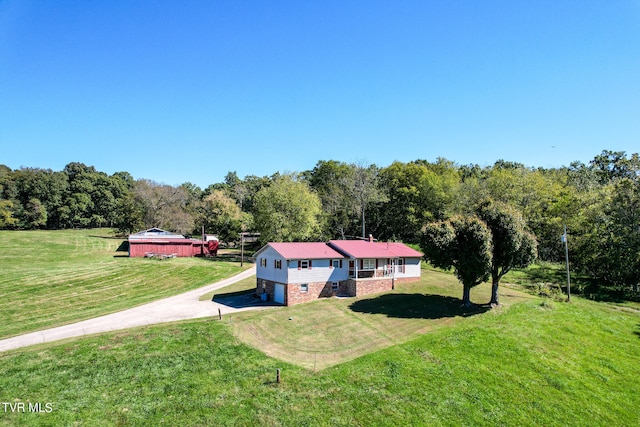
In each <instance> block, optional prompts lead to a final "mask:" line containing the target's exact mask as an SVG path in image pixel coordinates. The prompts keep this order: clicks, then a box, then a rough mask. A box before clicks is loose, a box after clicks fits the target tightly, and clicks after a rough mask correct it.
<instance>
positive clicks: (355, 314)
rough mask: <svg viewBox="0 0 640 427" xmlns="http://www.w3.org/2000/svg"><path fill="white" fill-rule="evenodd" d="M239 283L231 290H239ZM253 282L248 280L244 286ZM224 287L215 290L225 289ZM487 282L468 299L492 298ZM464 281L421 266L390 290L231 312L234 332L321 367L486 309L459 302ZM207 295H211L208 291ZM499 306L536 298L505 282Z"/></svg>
mask: <svg viewBox="0 0 640 427" xmlns="http://www.w3.org/2000/svg"><path fill="white" fill-rule="evenodd" d="M241 285H242V283H238V284H236V285H235V287H234V288H233V289H229V291H232V290H233V291H236V292H237V291H239V290H240V289H241ZM251 286H253V287H255V280H253V282H249V281H247V282H246V289H248V288H250V287H251ZM226 291H227V288H223V289H220V290H218V291H217V293H218V294H219V293H223V292H226ZM490 291H491V289H490V285H489V284H483V285H480V286H478V287H476V288H474V289H473V290H472V294H471V296H472V301H474V302H476V303H478V304H484V303H487V302H488V301H489V300H490ZM461 294H462V286H461V285H460V284H459V282H458V281H457V280H456V279H455V278H454V277H453V276H452V275H451V274H447V273H443V272H440V271H436V270H432V269H426V268H425V269H423V271H422V277H421V280H420V281H419V282H416V283H408V284H400V285H399V286H397V287H396V289H395V290H394V291H392V292H387V293H383V294H378V295H367V296H363V297H359V298H329V299H320V300H317V301H313V302H310V303H305V304H299V305H295V306H291V307H282V308H278V309H275V310H268V311H260V312H256V311H250V312H244V313H240V314H238V315H237V316H234V318H233V323H232V328H233V332H234V334H235V335H236V336H237V337H238V338H239V339H240V340H241V341H242V342H244V343H246V344H248V345H251V346H252V347H255V348H258V349H259V350H262V351H263V352H265V353H266V354H268V355H270V356H272V357H276V358H278V359H281V360H285V361H287V362H289V363H292V364H297V365H300V366H303V367H305V368H309V369H323V368H325V367H327V366H332V365H335V364H338V363H343V362H345V361H347V360H351V359H354V358H356V357H359V356H362V355H364V354H367V353H371V352H373V351H376V350H379V349H382V348H385V347H389V346H392V345H394V344H398V343H402V342H405V341H407V340H410V339H412V338H415V337H417V336H419V335H422V334H424V333H425V332H428V331H432V330H434V329H436V328H440V327H442V326H449V325H452V324H454V323H456V322H459V321H462V320H464V319H465V318H467V317H469V316H472V315H476V314H480V313H483V312H486V311H487V310H488V309H489V308H488V307H486V306H479V307H477V308H475V309H471V310H463V309H462V308H461V299H460V298H461V296H462V295H461ZM207 296H209V295H207ZM501 297H502V304H503V307H500V308H498V309H497V310H495V311H494V313H495V312H501V311H503V310H506V309H507V308H508V307H510V306H511V305H512V304H514V303H516V302H521V301H526V300H530V299H534V297H533V296H531V295H530V294H526V293H523V292H519V291H518V290H516V289H512V288H508V287H507V286H503V288H502V292H501Z"/></svg>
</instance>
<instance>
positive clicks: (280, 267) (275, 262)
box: [273, 259, 282, 269]
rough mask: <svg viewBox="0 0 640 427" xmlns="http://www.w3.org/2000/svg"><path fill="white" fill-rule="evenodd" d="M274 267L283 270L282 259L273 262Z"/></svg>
mask: <svg viewBox="0 0 640 427" xmlns="http://www.w3.org/2000/svg"><path fill="white" fill-rule="evenodd" d="M273 267H274V268H277V269H282V260H280V259H275V260H273Z"/></svg>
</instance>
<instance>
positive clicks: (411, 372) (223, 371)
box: [0, 287, 640, 426]
mask: <svg viewBox="0 0 640 427" xmlns="http://www.w3.org/2000/svg"><path fill="white" fill-rule="evenodd" d="M454 289H457V290H459V288H458V287H455V288H453V289H451V290H454ZM433 291H434V292H433V293H430V294H429V295H440V296H441V297H443V298H445V299H446V298H447V297H449V295H448V293H446V292H442V293H437V292H436V289H434V290H433ZM403 292H404V293H409V292H410V291H408V290H405V291H403ZM415 295H420V293H419V292H416V293H415ZM423 295H424V294H423ZM487 295H488V294H487ZM474 296H475V297H478V300H479V301H483V300H485V298H484V296H482V298H480V295H474ZM432 298H433V297H432ZM454 298H455V297H454ZM359 301H367V300H366V299H365V300H362V299H361V300H359ZM372 301H373V302H371V301H370V302H368V303H367V305H366V307H365V308H366V310H368V311H369V312H371V313H369V314H366V315H365V313H361V312H358V311H356V310H353V313H352V315H353V316H355V317H361V318H362V319H361V321H358V322H354V323H353V326H355V330H354V331H352V334H351V337H352V338H353V339H357V336H356V335H357V334H358V333H359V332H360V331H365V333H366V330H367V328H371V327H373V328H376V329H380V330H385V321H384V320H381V319H379V318H375V317H376V316H380V317H384V316H389V315H393V316H400V312H392V311H391V310H390V309H389V308H388V307H386V305H385V304H376V303H375V301H376V300H375V297H374V299H373V300H372ZM378 301H379V302H380V300H378ZM330 302H332V300H325V301H320V302H319V303H311V304H307V305H305V306H306V307H308V308H309V310H310V311H309V312H305V314H307V315H309V316H314V315H316V314H315V313H313V312H312V311H316V310H318V311H321V310H322V309H325V308H326V306H327V304H326V303H330ZM356 303H357V301H356ZM408 307H411V305H410V304H409V306H408ZM311 308H315V310H311ZM398 310H399V309H398ZM415 310H418V311H419V313H422V316H423V317H428V316H429V314H428V313H430V312H429V310H427V309H426V308H420V307H415ZM276 311H281V310H279V309H276V310H266V311H262V312H259V313H253V314H254V315H256V316H266V317H267V318H268V317H269V316H271V315H272V314H273V313H274V312H276ZM436 311H437V310H436ZM336 312H337V313H340V310H335V311H334V313H336ZM301 314H302V313H301ZM341 315H342V314H341ZM442 315H443V314H442V313H440V314H438V316H442ZM411 316H413V317H414V318H415V317H417V316H418V313H413V314H409V313H407V317H411ZM240 317H241V316H238V315H229V316H225V317H224V318H223V319H222V320H221V321H220V320H216V318H212V319H199V320H195V321H188V322H180V323H174V324H165V325H154V326H149V327H142V328H135V329H131V330H128V331H119V332H110V333H106V334H103V335H100V336H95V337H88V338H82V339H72V340H67V341H65V342H61V343H47V344H42V345H38V346H34V347H31V348H26V349H19V350H14V351H10V352H6V353H2V354H0V402H11V403H12V404H16V403H20V402H21V403H23V404H24V405H28V403H36V402H39V403H41V404H42V407H45V406H44V405H45V404H46V403H51V408H52V411H51V412H46V413H20V412H11V411H7V412H5V413H0V425H7V426H10V425H11V426H13V425H20V426H40V425H91V426H111V425H131V426H147V425H158V426H159V425H167V426H174V425H180V426H201V425H216V426H235V425H267V426H299V425H318V426H353V425H361V426H369V425H376V426H377V425H381V426H385V425H388V426H397V425H432V426H460V425H478V426H496V425H517V426H540V425H544V426H566V425H589V426H612V425H616V426H631V425H639V424H640V415H639V412H638V411H637V408H638V407H640V385H639V384H640V383H638V381H637V378H639V377H640V364H639V363H638V354H640V314H639V313H637V312H633V311H629V310H627V309H626V308H624V309H623V310H621V309H618V308H617V307H612V306H610V305H606V304H600V303H596V302H592V301H585V300H582V299H579V298H576V300H575V301H573V302H572V303H570V304H567V303H561V302H557V301H553V300H551V299H538V298H530V299H524V301H523V302H521V303H516V304H512V305H510V306H507V307H506V308H505V309H503V310H491V311H489V312H485V313H483V314H478V315H473V316H469V317H455V318H453V321H450V322H448V323H444V324H440V325H439V326H437V327H435V328H433V329H431V330H430V331H429V332H428V333H425V334H423V335H418V336H417V337H415V338H414V339H412V340H409V341H407V342H403V343H401V344H396V345H393V346H391V347H388V348H384V349H380V350H378V351H372V352H371V353H369V354H366V355H363V356H360V357H357V358H355V359H353V360H350V361H347V362H345V363H342V364H339V365H336V366H331V367H327V368H326V369H322V370H321V369H317V370H316V371H314V370H313V369H305V368H303V367H301V366H298V365H293V364H289V363H286V362H284V361H282V360H278V359H274V358H272V357H269V356H268V355H265V354H264V353H262V352H261V351H258V350H256V349H255V348H251V347H249V346H247V345H246V344H244V343H242V342H240V340H238V338H237V337H235V336H234V334H233V333H232V330H233V328H234V327H235V325H236V323H237V322H238V321H239V320H240V319H239V318H240ZM294 319H295V318H294ZM396 319H397V318H396ZM392 320H394V319H392ZM414 320H415V319H414ZM418 320H421V321H428V320H429V319H424V318H423V319H418ZM376 323H377V324H378V325H377V326H375V324H376ZM361 325H364V326H361ZM295 329H296V327H291V330H293V331H294V332H295V333H296V334H297V336H301V334H300V333H299V332H296V331H295ZM391 332H392V331H391ZM386 333H387V334H389V333H390V331H389V329H388V328H386ZM302 335H305V334H302ZM294 338H296V336H293V337H291V339H294ZM282 340H283V338H278V341H282ZM320 340H322V338H320ZM324 345H325V346H326V345H327V343H326V342H325V344H324ZM317 348H318V349H319V348H320V344H318V347H317ZM276 369H280V370H281V382H280V383H276ZM27 407H28V406H27Z"/></svg>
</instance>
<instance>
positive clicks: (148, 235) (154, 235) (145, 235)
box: [129, 228, 185, 240]
mask: <svg viewBox="0 0 640 427" xmlns="http://www.w3.org/2000/svg"><path fill="white" fill-rule="evenodd" d="M132 239H133V240H138V239H145V240H147V239H185V237H184V236H183V235H182V234H178V233H173V232H171V231H165V230H162V229H160V228H150V229H148V230H144V231H139V232H138V233H135V234H130V235H129V240H132Z"/></svg>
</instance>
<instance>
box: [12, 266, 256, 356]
mask: <svg viewBox="0 0 640 427" xmlns="http://www.w3.org/2000/svg"><path fill="white" fill-rule="evenodd" d="M255 274H256V267H255V266H253V267H251V268H250V269H248V270H245V271H243V272H242V273H239V274H237V275H235V276H233V277H230V278H228V279H225V280H221V281H219V282H216V283H212V284H210V285H207V286H204V287H202V288H198V289H194V290H192V291H189V292H185V293H183V294H180V295H176V296H173V297H169V298H165V299H161V300H158V301H154V302H151V303H148V304H144V305H141V306H138V307H134V308H130V309H128V310H124V311H119V312H117V313H112V314H107V315H105V316H100V317H96V318H93V319H89V320H83V321H82V322H77V323H72V324H70V325H64V326H59V327H57V328H51V329H45V330H42V331H38V332H32V333H28V334H24V335H18V336H15V337H12V338H7V339H4V340H0V352H2V351H7V350H12V349H16V348H21V347H27V346H30V345H34V344H40V343H45V342H51V341H57V340H61V339H65V338H72V337H79V336H83V335H91V334H98V333H101V332H108V331H117V330H120V329H127V328H133V327H136V326H144V325H153V324H156V323H165V322H173V321H176V320H185V319H197V318H200V317H210V316H217V315H218V310H220V312H221V313H222V314H223V315H224V314H229V313H235V312H238V311H244V310H252V309H253V310H255V309H258V308H264V306H260V305H256V306H244V307H232V306H228V305H224V304H220V303H217V302H213V301H198V298H199V297H200V296H201V295H203V294H206V293H207V292H211V291H214V290H216V289H220V288H223V287H225V286H227V285H230V284H232V283H235V282H238V281H240V280H242V279H246V278H247V277H251V276H253V275H255Z"/></svg>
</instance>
